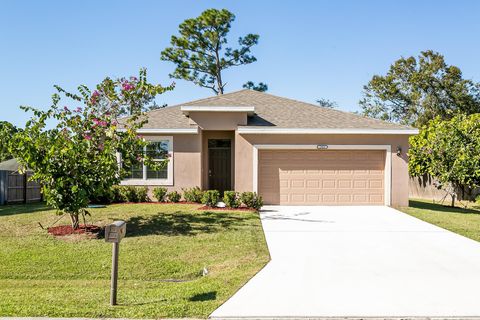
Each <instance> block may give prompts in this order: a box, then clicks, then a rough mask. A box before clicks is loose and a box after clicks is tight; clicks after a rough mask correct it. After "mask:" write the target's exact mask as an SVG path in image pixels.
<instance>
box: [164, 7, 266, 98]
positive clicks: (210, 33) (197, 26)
mask: <svg viewBox="0 0 480 320" xmlns="http://www.w3.org/2000/svg"><path fill="white" fill-rule="evenodd" d="M234 20H235V15H234V14H233V13H231V12H230V11H228V10H226V9H222V10H217V9H208V10H205V11H204V12H202V14H201V15H200V16H199V17H197V18H192V19H187V20H185V21H184V22H182V23H181V24H180V26H179V32H180V35H179V36H172V38H171V41H170V42H171V45H172V46H171V47H169V48H166V49H165V50H163V51H162V53H161V59H162V60H164V61H170V62H173V63H175V64H176V65H177V67H176V69H175V71H174V72H173V73H172V74H170V77H172V78H176V79H183V80H187V81H191V82H193V83H195V84H196V85H198V86H200V87H204V88H209V89H211V90H213V92H215V94H223V92H224V88H225V85H226V83H225V82H224V80H223V78H222V71H223V70H225V69H227V68H230V67H235V66H241V65H244V64H249V63H252V62H255V61H256V60H257V59H256V58H255V57H254V56H253V55H251V54H250V48H251V47H252V46H254V45H256V44H257V43H258V38H259V36H258V35H256V34H251V33H250V34H247V35H246V36H245V37H240V38H239V39H238V44H239V46H240V47H239V48H238V49H233V48H231V47H227V48H223V46H224V45H226V44H227V34H228V32H229V31H230V26H231V23H232V22H233V21H234Z"/></svg>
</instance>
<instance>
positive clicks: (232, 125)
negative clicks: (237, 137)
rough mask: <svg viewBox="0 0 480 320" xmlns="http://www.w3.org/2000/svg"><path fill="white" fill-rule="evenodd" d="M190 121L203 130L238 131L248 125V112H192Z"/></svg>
mask: <svg viewBox="0 0 480 320" xmlns="http://www.w3.org/2000/svg"><path fill="white" fill-rule="evenodd" d="M190 121H193V123H196V124H198V126H199V127H200V128H202V129H203V130H232V131H233V130H236V129H237V127H238V126H239V125H242V126H244V125H246V124H247V113H246V112H215V113H212V112H190Z"/></svg>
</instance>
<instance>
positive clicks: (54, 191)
mask: <svg viewBox="0 0 480 320" xmlns="http://www.w3.org/2000/svg"><path fill="white" fill-rule="evenodd" d="M172 88H173V87H172V86H169V87H162V86H160V85H153V84H150V83H148V82H147V77H146V71H145V70H141V71H140V75H139V77H138V78H136V77H131V78H129V79H126V78H120V79H116V80H112V79H110V78H106V79H105V80H104V81H103V82H102V83H100V84H99V85H98V86H97V88H96V90H95V91H93V92H91V91H90V90H89V89H88V88H87V87H86V86H79V87H78V94H76V93H69V92H66V91H65V90H63V89H62V88H60V87H58V86H56V89H57V91H58V93H55V94H54V95H53V96H52V100H53V103H52V106H51V107H50V108H49V109H48V110H46V111H42V110H39V109H34V108H32V107H21V108H22V109H24V110H25V111H31V112H33V117H32V118H31V119H30V120H29V121H28V122H27V123H26V125H25V129H24V130H22V131H19V132H17V133H16V134H14V135H13V136H12V138H11V140H10V143H9V150H10V151H11V153H12V154H13V155H14V156H15V157H17V158H18V159H19V161H20V162H21V163H22V164H23V165H24V166H25V167H28V168H29V169H31V170H32V171H33V176H32V179H34V180H36V181H38V182H39V183H40V184H41V185H42V190H43V195H44V197H45V199H46V201H47V203H48V204H49V205H51V206H52V207H54V208H55V209H57V210H59V211H61V212H64V213H67V214H69V216H70V219H71V223H72V227H73V228H78V227H79V216H80V215H82V214H85V208H86V207H87V205H88V203H89V200H90V199H92V198H94V197H95V196H97V195H98V194H103V193H104V192H105V191H106V190H109V189H110V188H111V187H112V185H114V184H118V183H119V181H120V180H121V178H122V177H123V176H124V175H125V174H126V170H125V167H130V166H132V165H134V164H138V162H141V161H144V162H146V163H148V165H150V166H153V167H154V168H158V166H159V164H155V163H153V161H151V159H150V158H149V157H147V156H146V155H145V154H144V153H143V152H142V150H143V147H144V146H145V145H146V144H147V143H148V142H147V141H145V140H144V139H143V138H142V137H140V136H138V135H137V133H136V131H137V130H138V129H139V128H141V127H142V126H143V125H144V124H145V123H146V121H147V119H146V117H145V115H144V113H143V109H144V107H145V106H146V105H148V104H150V103H152V101H153V99H154V98H155V97H156V96H157V95H158V94H161V93H163V92H164V91H166V90H171V89H172ZM62 96H63V97H64V98H70V100H71V101H72V103H73V105H72V106H61V105H60V102H61V98H62ZM124 113H128V114H130V116H129V117H128V118H123V119H121V121H122V126H123V127H124V128H125V130H123V131H120V130H118V129H119V126H120V124H119V120H120V119H119V118H118V116H119V115H120V114H124ZM47 122H48V123H50V122H53V123H54V124H53V127H52V128H49V127H48V125H47ZM116 153H119V154H121V157H122V161H123V164H124V167H122V166H119V165H118V159H117V155H116ZM164 163H165V162H164ZM155 166H156V167H155Z"/></svg>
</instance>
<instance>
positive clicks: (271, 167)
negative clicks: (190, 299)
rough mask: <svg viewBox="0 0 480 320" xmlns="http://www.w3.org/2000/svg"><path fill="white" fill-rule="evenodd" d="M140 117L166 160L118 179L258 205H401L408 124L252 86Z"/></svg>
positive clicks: (405, 184)
mask: <svg viewBox="0 0 480 320" xmlns="http://www.w3.org/2000/svg"><path fill="white" fill-rule="evenodd" d="M148 117H149V122H148V124H146V125H145V126H144V128H143V129H141V130H140V131H139V133H140V134H142V135H144V136H145V137H146V139H149V140H151V141H153V142H154V143H153V144H152V145H151V147H149V148H148V150H146V151H147V152H149V151H153V150H154V149H157V150H160V151H164V154H166V153H168V154H169V159H170V161H169V163H168V166H167V168H166V169H165V170H162V171H157V172H155V171H151V170H149V169H148V168H147V167H145V166H138V167H136V168H132V169H131V175H130V177H129V178H127V179H125V180H124V181H122V184H124V185H141V186H166V187H168V189H170V190H179V191H180V190H181V189H182V188H190V187H195V186H199V187H201V188H202V189H218V190H220V191H224V190H236V191H239V192H242V191H256V192H258V193H259V194H260V195H261V196H262V197H263V199H264V202H265V204H282V205H316V204H318V205H392V206H407V205H408V180H409V177H408V170H407V151H408V147H409V145H408V137H409V136H410V135H412V134H416V133H417V130H416V129H413V128H410V127H406V126H402V125H398V124H393V123H388V122H384V121H380V120H375V119H369V118H365V117H363V116H359V115H355V114H352V113H348V112H342V111H338V110H334V109H328V108H321V107H318V106H316V105H313V104H309V103H305V102H300V101H296V100H292V99H286V98H281V97H277V96H274V95H270V94H267V93H262V92H257V91H252V90H241V91H237V92H232V93H228V94H224V95H219V96H214V97H210V98H206V99H201V100H196V101H192V102H188V103H184V104H181V105H177V106H171V107H167V108H163V109H158V110H154V111H151V112H149V113H148ZM159 160H162V159H159Z"/></svg>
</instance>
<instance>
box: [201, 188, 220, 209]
mask: <svg viewBox="0 0 480 320" xmlns="http://www.w3.org/2000/svg"><path fill="white" fill-rule="evenodd" d="M218 201H220V192H219V191H218V190H207V191H205V192H204V193H203V196H202V204H204V205H206V206H207V207H215V206H216V205H217V203H218Z"/></svg>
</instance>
